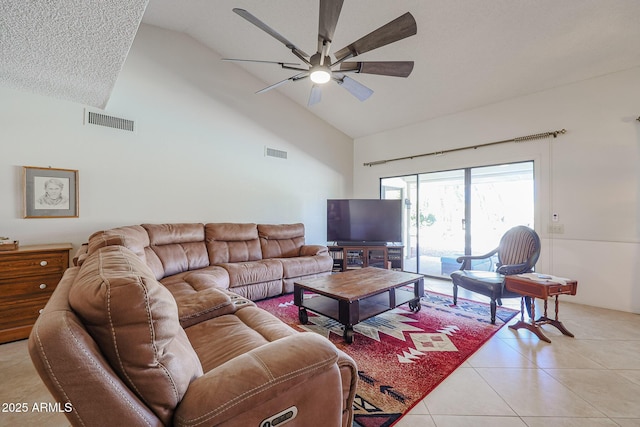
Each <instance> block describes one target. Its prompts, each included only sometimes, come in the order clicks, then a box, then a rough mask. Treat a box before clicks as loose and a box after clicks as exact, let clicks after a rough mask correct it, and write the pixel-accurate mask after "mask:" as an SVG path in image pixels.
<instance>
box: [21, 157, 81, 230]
mask: <svg viewBox="0 0 640 427" xmlns="http://www.w3.org/2000/svg"><path fill="white" fill-rule="evenodd" d="M23 175H24V217H25V218H77V217H78V171H77V170H72V169H54V168H37V167H32V166H24V167H23Z"/></svg>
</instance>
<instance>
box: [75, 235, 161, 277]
mask: <svg viewBox="0 0 640 427" xmlns="http://www.w3.org/2000/svg"><path fill="white" fill-rule="evenodd" d="M114 245H116V246H118V245H119V246H124V247H126V248H127V249H129V250H131V251H133V253H135V254H136V255H137V256H138V257H139V258H140V259H141V260H142V261H143V262H144V263H145V264H147V265H148V266H149V268H151V271H153V274H154V276H155V278H156V279H161V278H162V277H164V267H163V266H162V262H161V261H160V259H159V258H158V256H157V255H156V254H155V252H153V251H152V250H151V249H150V248H149V234H148V233H147V230H145V229H144V228H143V227H142V226H140V225H130V226H125V227H117V228H112V229H109V230H104V231H97V232H95V233H93V234H92V235H91V236H89V241H88V245H87V256H88V255H91V254H93V253H95V252H96V251H98V250H99V249H100V248H104V247H106V246H114ZM83 262H84V261H83Z"/></svg>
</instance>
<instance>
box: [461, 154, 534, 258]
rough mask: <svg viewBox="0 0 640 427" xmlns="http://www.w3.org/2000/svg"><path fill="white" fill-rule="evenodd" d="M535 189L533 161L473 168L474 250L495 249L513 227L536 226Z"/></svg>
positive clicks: (471, 222) (472, 222) (472, 218)
mask: <svg viewBox="0 0 640 427" xmlns="http://www.w3.org/2000/svg"><path fill="white" fill-rule="evenodd" d="M533 189H534V185H533V162H524V163H511V164H505V165H498V166H486V167H477V168H473V169H471V195H470V197H471V218H470V232H471V236H470V237H471V253H473V254H474V255H482V254H485V253H487V252H489V251H491V250H493V249H495V248H496V247H497V246H498V243H499V242H500V238H501V237H502V235H503V234H504V233H505V232H506V231H507V230H508V229H510V228H511V227H515V226H516V225H526V226H527V227H531V228H533V212H534V208H533V203H534V194H533ZM494 264H495V263H494Z"/></svg>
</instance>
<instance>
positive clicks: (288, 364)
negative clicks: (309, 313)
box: [174, 332, 342, 427]
mask: <svg viewBox="0 0 640 427" xmlns="http://www.w3.org/2000/svg"><path fill="white" fill-rule="evenodd" d="M337 361H338V353H337V350H336V348H335V347H334V345H333V344H332V343H331V342H330V341H328V340H327V339H325V338H323V337H321V336H319V335H317V334H315V333H311V332H307V333H300V334H296V335H293V336H289V337H285V338H281V339H278V340H276V341H273V342H270V343H268V344H265V345H263V346H261V347H258V348H255V349H253V350H251V351H249V352H248V353H245V354H242V355H240V356H238V357H236V358H234V359H232V360H230V361H228V362H226V363H223V364H222V365H220V366H218V367H216V368H214V369H212V370H211V371H209V372H207V373H205V374H204V375H203V376H202V377H199V378H197V379H196V380H194V381H193V382H192V383H191V384H190V386H189V389H188V390H187V392H186V393H185V395H184V397H183V399H182V401H181V402H180V404H179V405H178V407H177V408H176V412H175V414H174V425H175V426H189V427H195V426H200V425H202V426H205V425H206V426H211V425H219V424H223V423H225V422H226V421H229V420H231V419H233V418H235V417H239V416H241V415H244V416H246V413H248V412H249V413H250V412H251V411H255V410H256V408H258V407H262V408H263V410H264V406H262V405H264V404H265V403H266V402H268V401H270V400H275V401H277V404H278V405H282V407H281V409H282V408H283V407H287V406H286V405H288V404H289V402H293V404H294V405H295V404H296V402H298V401H302V400H303V399H304V395H307V394H309V393H311V394H315V393H314V392H313V391H312V390H309V391H307V392H305V393H301V391H300V388H299V387H297V386H299V385H301V384H305V383H307V382H309V381H313V379H315V378H317V377H322V376H326V375H329V376H331V375H333V376H335V384H336V390H335V391H336V393H335V394H337V395H338V396H337V397H338V406H340V408H336V410H337V414H338V416H341V413H342V408H341V406H342V405H341V403H340V400H341V396H340V395H341V385H340V374H339V372H338V366H337ZM323 381H325V380H324V379H323ZM326 383H327V384H330V383H331V382H330V381H328V380H327V381H326ZM320 400H321V399H320ZM320 400H319V401H318V404H320V405H324V403H323V402H320ZM274 406H275V405H274ZM276 407H277V406H276ZM281 409H280V410H281ZM322 410H324V411H325V412H326V411H329V410H330V409H329V408H323V409H322ZM266 412H267V411H265V413H260V414H255V416H258V417H260V416H263V417H267V416H269V415H270V413H266ZM275 412H278V411H275ZM275 412H274V413H275ZM320 413H322V412H320ZM338 419H339V418H338Z"/></svg>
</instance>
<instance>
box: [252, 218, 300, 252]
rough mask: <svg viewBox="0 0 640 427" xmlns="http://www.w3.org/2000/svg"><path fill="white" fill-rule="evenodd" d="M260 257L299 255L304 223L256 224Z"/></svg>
mask: <svg viewBox="0 0 640 427" xmlns="http://www.w3.org/2000/svg"><path fill="white" fill-rule="evenodd" d="M258 235H259V236H260V246H261V248H262V258H291V257H297V256H300V248H301V247H302V246H303V245H304V224H258Z"/></svg>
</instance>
